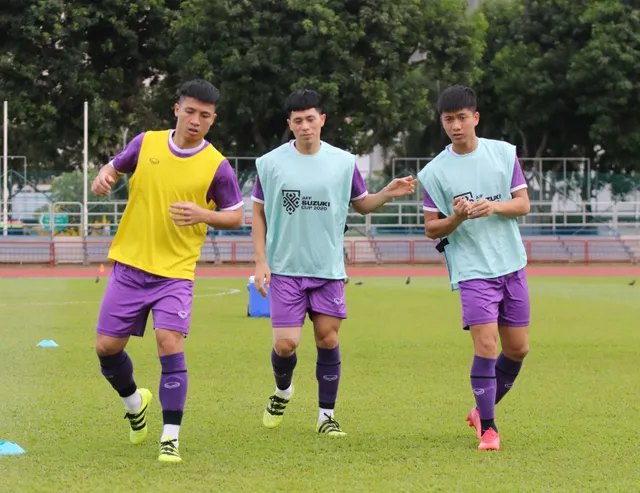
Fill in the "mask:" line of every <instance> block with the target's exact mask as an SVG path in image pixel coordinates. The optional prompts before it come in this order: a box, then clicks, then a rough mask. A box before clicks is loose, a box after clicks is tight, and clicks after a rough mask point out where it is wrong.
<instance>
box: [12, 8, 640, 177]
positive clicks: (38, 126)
mask: <svg viewBox="0 0 640 493" xmlns="http://www.w3.org/2000/svg"><path fill="white" fill-rule="evenodd" d="M0 30H1V31H2V32H3V36H2V37H0V99H2V100H4V99H6V100H8V101H9V113H10V127H9V153H10V154H12V155H26V156H27V157H28V160H29V163H30V167H34V166H35V165H39V166H41V168H42V169H48V170H52V171H56V172H61V171H68V170H71V169H74V168H75V167H77V166H78V165H79V164H80V163H81V162H82V148H83V140H82V139H83V104H84V101H85V100H87V101H89V103H90V118H89V121H90V142H89V148H90V155H91V160H92V161H93V162H95V163H103V162H106V160H108V159H109V158H110V157H111V156H113V155H114V154H116V153H117V152H118V151H119V150H120V149H121V148H122V146H123V142H124V141H126V140H127V139H128V140H130V139H131V138H132V137H133V136H134V135H135V134H137V133H138V132H140V131H142V130H145V129H149V128H168V127H169V126H171V125H172V122H173V120H174V118H173V110H172V106H173V103H174V101H175V92H176V89H177V87H178V86H179V84H180V83H181V82H182V81H184V80H187V79H190V78H193V77H204V78H206V79H208V80H210V81H211V82H213V83H214V84H216V85H217V86H218V87H219V89H220V91H221V94H222V99H221V103H220V106H219V108H218V119H217V120H216V123H215V125H214V126H213V127H212V131H211V135H210V138H211V140H212V141H213V142H214V143H215V145H216V146H217V147H218V148H219V149H220V150H221V151H222V152H223V153H224V154H226V155H230V156H256V155H259V154H260V153H263V152H265V151H266V150H268V149H271V148H273V147H274V146H277V145H279V144H280V143H281V142H283V141H284V140H286V139H288V138H289V134H288V130H287V126H286V121H285V118H286V115H285V114H284V113H283V110H282V104H283V101H284V98H285V97H286V95H287V94H288V93H289V92H290V91H291V90H293V89H295V88H299V87H311V88H314V89H316V90H318V91H319V92H321V93H322V94H323V95H324V98H325V111H326V112H327V115H328V118H327V125H326V127H325V138H326V139H327V140H328V141H330V142H332V143H334V144H336V145H339V146H343V147H346V148H348V149H349V150H351V151H352V152H356V153H366V152H368V151H370V150H371V149H372V148H373V147H374V146H375V145H376V144H380V145H382V146H384V147H387V148H391V149H393V151H394V153H395V154H396V155H398V156H430V155H434V154H436V153H437V152H439V150H441V148H442V146H443V145H444V144H446V142H447V141H446V136H445V135H444V134H443V132H442V130H441V128H440V125H439V122H438V116H437V114H436V112H435V102H436V100H437V97H438V95H439V93H440V91H442V90H443V89H444V88H445V87H446V86H448V85H450V84H453V83H461V84H469V85H471V86H473V87H474V88H475V89H476V91H477V93H478V97H479V111H480V114H481V123H480V127H479V134H480V135H481V136H486V137H491V138H498V139H500V138H504V139H508V140H510V141H512V142H513V143H515V144H517V146H518V152H519V154H520V155H521V156H523V157H545V156H568V157H570V156H575V157H587V158H589V159H591V160H592V162H593V166H594V167H596V168H597V169H599V170H602V171H614V172H627V171H632V170H639V169H640V164H639V160H638V158H637V156H638V155H640V77H638V74H640V1H639V0H636V1H632V0H553V1H552V0H548V1H545V0H485V2H484V3H483V4H482V6H481V7H480V8H478V9H476V10H474V11H473V12H470V11H469V10H468V7H467V1H466V0H395V1H394V2H374V1H371V0H323V1H317V2H308V1H306V0H276V1H273V0H242V1H233V2H230V1H228V0H183V1H180V0H135V1H129V0H5V1H3V2H2V4H1V6H0Z"/></svg>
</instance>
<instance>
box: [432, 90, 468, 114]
mask: <svg viewBox="0 0 640 493" xmlns="http://www.w3.org/2000/svg"><path fill="white" fill-rule="evenodd" d="M437 107H438V113H439V114H440V115H442V113H454V112H456V111H460V110H471V111H472V112H475V111H476V108H477V107H478V102H477V99H476V93H475V92H474V90H473V89H471V88H470V87H466V86H461V85H455V86H451V87H447V88H446V89H445V90H444V91H442V94H440V97H439V98H438V105H437Z"/></svg>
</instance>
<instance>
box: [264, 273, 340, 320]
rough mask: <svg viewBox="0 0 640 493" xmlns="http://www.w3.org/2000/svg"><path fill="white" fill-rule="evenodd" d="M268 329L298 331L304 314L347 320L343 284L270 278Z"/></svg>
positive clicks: (295, 278)
mask: <svg viewBox="0 0 640 493" xmlns="http://www.w3.org/2000/svg"><path fill="white" fill-rule="evenodd" d="M270 293H271V295H270V296H271V301H270V306H271V326H272V327H274V328H275V327H302V326H303V325H304V319H305V316H306V314H307V312H309V313H311V312H316V313H322V314H323V315H329V316H331V317H336V318H342V319H345V318H347V306H346V303H345V300H344V281H343V280H333V279H318V278H315V277H293V276H280V275H277V274H272V275H271V286H270Z"/></svg>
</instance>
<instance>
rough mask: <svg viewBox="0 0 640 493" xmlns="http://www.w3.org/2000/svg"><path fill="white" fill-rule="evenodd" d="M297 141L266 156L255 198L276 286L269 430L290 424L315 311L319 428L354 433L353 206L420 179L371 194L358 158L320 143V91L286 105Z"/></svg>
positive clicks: (258, 279)
mask: <svg viewBox="0 0 640 493" xmlns="http://www.w3.org/2000/svg"><path fill="white" fill-rule="evenodd" d="M285 111H286V113H287V118H288V123H289V128H290V129H291V131H292V132H293V134H294V136H295V140H292V141H291V142H287V143H286V144H283V145H281V146H280V147H278V148H276V149H274V150H273V151H271V152H269V153H267V154H265V155H264V156H262V157H260V158H258V160H257V161H256V168H257V170H258V179H257V180H256V184H255V187H254V189H253V193H252V200H253V222H252V229H253V233H252V234H253V244H254V248H255V255H256V274H255V283H256V288H257V289H258V290H260V291H261V293H262V294H263V296H265V295H266V291H265V286H264V284H263V282H264V280H265V279H266V282H267V285H269V283H270V289H271V297H270V304H271V325H272V327H273V349H272V351H271V364H272V367H273V374H274V376H275V380H276V390H275V392H274V393H273V394H272V395H271V397H270V398H269V403H268V404H267V406H266V409H265V411H264V415H263V424H264V426H266V427H267V428H276V427H277V426H279V425H280V423H282V420H283V417H284V412H285V409H286V407H287V405H288V404H289V402H290V401H291V398H292V395H293V389H294V387H293V385H292V377H293V371H294V368H295V367H296V364H297V361H298V359H297V353H296V349H297V347H298V344H299V343H300V337H301V333H302V326H303V325H304V320H305V317H306V315H307V313H309V315H310V318H311V319H312V322H313V330H314V335H315V342H316V348H317V352H318V353H317V354H318V358H317V361H316V379H317V380H318V401H319V402H318V404H319V412H318V422H317V425H316V431H317V432H318V433H320V434H322V435H328V436H332V437H341V436H344V435H345V434H346V433H345V432H344V431H342V429H341V428H340V425H339V424H338V422H337V421H336V420H335V417H334V409H335V404H336V399H337V396H338V386H339V384H340V364H341V360H340V346H339V344H338V330H339V328H340V324H341V322H342V320H343V319H345V318H347V310H346V302H345V299H344V281H345V279H346V277H347V274H346V272H345V267H344V249H343V248H344V233H345V224H346V221H347V213H348V212H349V204H352V205H353V208H354V209H355V210H356V211H357V212H359V213H360V214H368V213H370V212H373V211H375V210H376V209H379V208H380V207H382V206H383V205H384V204H385V203H386V202H387V201H388V200H390V199H392V198H393V197H402V196H405V195H410V194H412V193H413V191H414V186H415V183H416V181H417V180H415V179H414V178H412V177H410V176H409V177H406V178H397V179H395V180H393V181H391V183H389V184H388V185H387V186H386V187H385V188H384V189H383V190H381V191H380V192H378V193H375V194H373V193H372V194H370V193H368V192H367V187H366V185H365V183H364V180H363V179H362V176H361V175H360V172H359V171H358V167H357V166H356V158H355V156H354V155H353V154H351V153H349V152H347V151H344V150H342V149H339V148H337V147H334V146H332V145H330V144H328V143H326V142H324V141H322V140H321V139H320V133H321V130H322V126H323V125H324V122H325V119H326V115H325V114H324V113H323V112H322V107H321V101H320V96H319V95H318V93H316V92H315V91H310V90H301V91H295V92H294V93H292V94H291V95H290V96H289V97H288V98H287V101H286V102H285Z"/></svg>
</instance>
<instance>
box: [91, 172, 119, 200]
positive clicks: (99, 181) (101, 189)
mask: <svg viewBox="0 0 640 493" xmlns="http://www.w3.org/2000/svg"><path fill="white" fill-rule="evenodd" d="M115 182H116V180H115V179H114V178H113V177H112V176H111V175H110V174H108V172H106V171H103V170H100V171H99V172H98V176H96V177H95V179H94V180H93V182H91V192H92V193H93V194H94V195H95V196H97V197H105V196H107V195H109V194H110V193H111V187H112V186H113V185H114V184H115Z"/></svg>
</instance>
